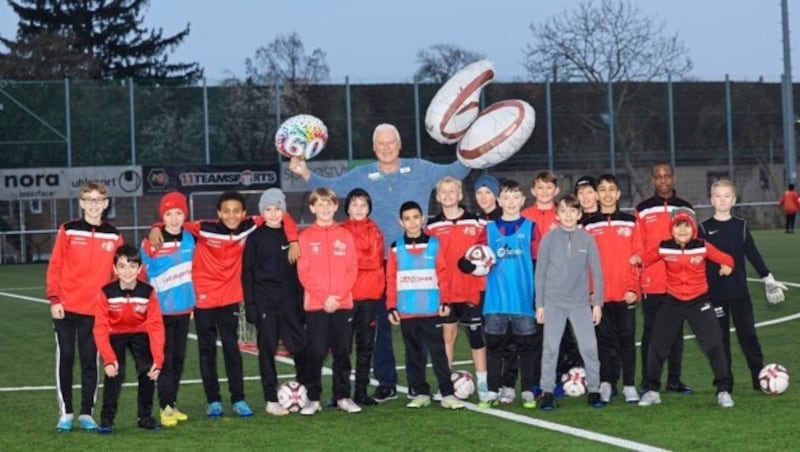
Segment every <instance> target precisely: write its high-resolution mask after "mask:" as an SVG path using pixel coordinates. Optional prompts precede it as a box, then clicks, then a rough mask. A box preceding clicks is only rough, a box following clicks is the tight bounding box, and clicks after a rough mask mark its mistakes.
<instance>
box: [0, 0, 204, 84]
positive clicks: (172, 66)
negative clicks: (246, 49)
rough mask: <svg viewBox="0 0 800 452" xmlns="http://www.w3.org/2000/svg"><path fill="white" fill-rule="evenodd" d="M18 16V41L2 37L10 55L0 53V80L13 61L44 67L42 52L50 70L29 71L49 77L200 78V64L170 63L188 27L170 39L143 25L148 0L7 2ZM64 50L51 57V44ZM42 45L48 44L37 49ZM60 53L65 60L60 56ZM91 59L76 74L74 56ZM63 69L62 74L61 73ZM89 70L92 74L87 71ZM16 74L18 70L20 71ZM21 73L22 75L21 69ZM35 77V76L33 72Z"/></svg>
mask: <svg viewBox="0 0 800 452" xmlns="http://www.w3.org/2000/svg"><path fill="white" fill-rule="evenodd" d="M8 3H9V5H11V7H12V8H13V9H14V11H15V12H16V13H17V15H18V16H19V22H18V30H17V39H16V41H11V40H9V39H6V38H0V42H2V43H3V44H4V45H5V46H6V47H7V48H8V49H9V50H10V52H9V53H8V54H4V55H3V54H0V77H3V76H5V77H7V76H8V75H12V74H10V72H11V71H9V67H10V66H13V65H12V64H10V63H11V62H12V61H13V62H15V63H16V64H19V63H20V61H22V62H27V64H28V66H29V67H30V66H34V65H41V64H43V62H42V60H43V54H44V53H46V52H47V53H49V54H48V55H47V56H46V58H47V59H46V60H45V61H47V62H49V63H50V64H51V65H52V69H45V70H38V71H32V70H28V71H27V72H29V73H36V74H51V75H52V76H54V77H55V78H57V77H67V76H76V75H83V76H88V77H90V78H97V79H123V78H127V77H133V78H137V79H144V78H156V79H162V80H170V81H175V82H187V83H190V82H193V81H195V80H198V79H200V78H201V77H202V76H203V70H202V69H201V68H200V66H199V64H198V63H169V62H168V56H167V53H168V52H169V51H171V50H173V49H174V48H175V47H177V46H178V45H179V44H180V43H181V42H182V41H183V40H184V39H185V38H186V36H188V35H189V25H188V24H187V25H186V28H185V29H183V30H182V31H180V32H179V33H177V34H175V35H172V36H166V37H165V36H164V34H163V30H162V29H161V28H159V29H157V30H148V29H147V28H145V27H144V26H143V25H142V22H143V13H142V10H143V9H146V7H147V5H148V4H149V0H8ZM43 35H44V36H60V37H61V38H62V39H61V40H57V41H55V42H56V43H57V44H58V45H60V46H62V48H63V52H55V53H56V55H52V54H53V52H52V48H53V44H52V43H53V42H54V40H53V39H52V38H48V39H46V40H42V39H40V36H43ZM40 42H44V43H46V44H49V46H41V45H37V43H40ZM59 54H63V56H64V58H60V57H59V56H58V55H59ZM76 55H86V56H89V58H88V61H89V62H93V63H96V64H87V63H86V61H80V62H79V63H78V64H77V66H78V69H80V70H76V68H75V66H76V63H75V56H76ZM61 68H63V69H65V70H61ZM87 68H89V69H90V70H87ZM18 72H19V71H18ZM21 72H22V73H23V74H24V73H25V71H24V70H23V71H21ZM31 75H33V74H31Z"/></svg>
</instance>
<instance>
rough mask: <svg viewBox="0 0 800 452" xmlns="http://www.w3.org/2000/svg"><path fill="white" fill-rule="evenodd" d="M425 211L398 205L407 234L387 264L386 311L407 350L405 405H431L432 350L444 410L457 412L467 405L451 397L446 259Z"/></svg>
mask: <svg viewBox="0 0 800 452" xmlns="http://www.w3.org/2000/svg"><path fill="white" fill-rule="evenodd" d="M423 223H424V217H423V216H422V208H421V207H420V206H419V204H417V203H416V202H414V201H406V202H404V203H403V204H402V205H401V206H400V224H402V226H403V230H404V231H405V233H404V234H403V236H402V237H398V238H397V240H395V241H394V242H392V244H391V246H390V247H389V258H388V259H387V261H386V309H387V310H388V311H389V313H388V314H387V317H388V319H389V322H390V323H391V324H392V325H400V330H401V332H402V334H403V343H404V344H405V347H406V373H407V374H408V381H409V386H411V387H410V388H409V394H414V395H413V398H412V399H411V401H410V402H408V404H406V407H408V408H423V407H426V406H428V405H430V404H431V388H430V386H429V385H428V382H427V380H426V378H425V368H426V363H427V360H428V358H427V356H426V353H425V350H428V352H430V355H431V361H433V372H434V374H436V380H437V381H438V383H439V391H440V392H441V394H442V401H441V402H440V404H441V406H442V408H446V409H451V410H457V409H461V408H464V404H463V403H462V402H461V401H460V400H458V399H457V398H456V396H455V395H453V382H452V381H451V380H450V366H449V365H448V363H447V353H445V351H444V336H443V335H442V327H441V326H442V320H443V319H442V317H446V316H447V315H448V314H449V313H450V312H449V311H450V307H449V306H448V305H447V304H445V303H443V302H442V300H444V299H445V298H446V297H447V292H448V290H450V283H449V279H448V277H447V271H448V270H447V261H446V259H445V258H444V253H443V252H442V250H441V248H440V243H439V240H438V239H437V238H436V237H430V236H428V235H427V234H425V233H424V231H423Z"/></svg>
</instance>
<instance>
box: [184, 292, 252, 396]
mask: <svg viewBox="0 0 800 452" xmlns="http://www.w3.org/2000/svg"><path fill="white" fill-rule="evenodd" d="M194 325H195V329H196V330H197V347H198V350H199V354H200V377H201V378H202V380H203V389H204V390H205V393H206V401H207V402H208V403H211V402H221V401H222V396H221V395H220V389H219V376H218V375H217V334H219V339H220V342H222V358H223V359H224V361H225V372H226V373H227V374H228V388H229V390H230V392H231V403H236V402H238V401H240V400H244V377H243V375H242V373H243V370H242V354H241V352H240V351H239V335H238V331H239V303H233V304H229V305H227V306H222V307H219V308H211V309H199V308H197V309H195V311H194Z"/></svg>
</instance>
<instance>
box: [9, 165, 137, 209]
mask: <svg viewBox="0 0 800 452" xmlns="http://www.w3.org/2000/svg"><path fill="white" fill-rule="evenodd" d="M91 180H94V181H98V182H102V183H103V184H105V185H106V187H108V196H110V197H112V198H125V197H133V196H142V167H141V166H84V167H75V168H22V169H0V199H2V200H8V201H15V200H33V199H69V198H77V197H78V195H79V194H80V189H81V185H83V184H84V183H86V182H88V181H91Z"/></svg>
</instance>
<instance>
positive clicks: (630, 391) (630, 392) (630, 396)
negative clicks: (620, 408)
mask: <svg viewBox="0 0 800 452" xmlns="http://www.w3.org/2000/svg"><path fill="white" fill-rule="evenodd" d="M622 395H623V397H625V401H626V402H628V403H636V402H638V401H639V391H637V390H636V386H625V387H623V388H622Z"/></svg>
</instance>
